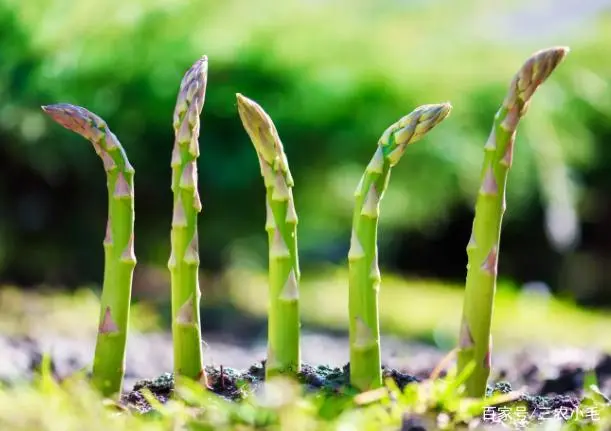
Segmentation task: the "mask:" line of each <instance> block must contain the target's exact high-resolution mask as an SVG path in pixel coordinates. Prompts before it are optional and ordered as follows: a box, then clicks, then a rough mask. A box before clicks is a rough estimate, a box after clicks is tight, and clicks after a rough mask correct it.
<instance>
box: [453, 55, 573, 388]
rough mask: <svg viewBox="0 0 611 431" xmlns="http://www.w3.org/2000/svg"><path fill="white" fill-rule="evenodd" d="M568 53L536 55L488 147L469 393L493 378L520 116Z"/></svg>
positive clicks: (476, 238) (475, 249)
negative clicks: (500, 265)
mask: <svg viewBox="0 0 611 431" xmlns="http://www.w3.org/2000/svg"><path fill="white" fill-rule="evenodd" d="M567 52H568V48H566V47H554V48H550V49H545V50H542V51H538V52H536V53H534V54H533V55H532V56H531V57H530V58H529V59H528V60H527V61H526V62H525V63H524V65H523V66H522V68H521V69H520V70H519V71H518V73H517V74H516V75H515V77H514V78H513V80H512V82H511V85H510V86H509V91H508V93H507V96H506V97H505V100H504V101H503V104H502V105H501V107H500V109H499V110H498V112H497V113H496V116H495V117H494V125H493V127H492V132H491V133H490V136H489V138H488V141H487V142H486V145H485V146H484V164H483V168H482V173H481V188H480V190H479V194H478V196H477V202H476V205H475V220H474V221H473V231H472V233H471V239H470V240H469V244H468V245H467V255H468V259H469V263H468V265H467V281H466V291H465V299H464V305H463V317H462V324H461V329H460V336H459V349H460V350H459V353H458V371H459V372H461V371H462V370H464V369H465V367H466V366H467V365H468V364H469V363H470V362H471V361H474V362H475V368H474V371H473V373H472V374H471V375H470V377H469V378H468V380H467V382H466V387H467V393H468V394H469V395H470V396H473V397H480V396H483V395H484V393H485V391H486V382H487V380H488V376H489V374H490V355H491V348H492V337H491V335H490V324H491V321H492V311H493V307H494V294H495V290H496V275H497V262H498V255H499V244H500V233H501V222H502V218H503V213H504V212H505V186H506V183H507V174H508V172H509V168H510V167H511V161H512V157H513V145H514V140H515V135H516V129H517V126H518V122H519V121H520V118H522V117H523V116H524V115H525V114H526V111H527V109H528V106H529V103H530V99H531V97H532V95H533V94H534V92H535V90H536V89H537V88H538V87H539V85H541V84H542V83H543V82H544V81H545V80H546V79H547V78H548V77H549V76H550V74H551V73H552V72H553V71H554V69H555V68H556V66H558V64H560V62H561V61H562V60H563V59H564V57H565V55H566V54H567Z"/></svg>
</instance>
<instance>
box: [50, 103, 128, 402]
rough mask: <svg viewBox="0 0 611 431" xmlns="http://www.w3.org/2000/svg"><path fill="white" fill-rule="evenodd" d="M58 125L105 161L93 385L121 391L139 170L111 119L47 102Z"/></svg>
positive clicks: (109, 392)
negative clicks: (101, 267) (100, 284)
mask: <svg viewBox="0 0 611 431" xmlns="http://www.w3.org/2000/svg"><path fill="white" fill-rule="evenodd" d="M42 109H43V110H44V111H45V112H46V113H47V114H48V115H49V116H50V117H51V118H52V119H53V120H55V121H56V122H57V123H59V124H60V125H62V126H64V127H65V128H66V129H68V130H72V131H73V132H76V133H78V134H80V135H81V136H83V137H84V138H86V139H88V140H89V141H90V142H91V143H92V144H93V147H94V149H95V151H96V153H97V154H98V156H100V158H101V159H102V162H103V163H104V169H105V170H106V175H107V185H108V224H107V226H106V237H105V238H104V254H105V263H104V283H103V288H102V299H101V303H102V304H101V305H102V306H101V313H100V324H99V328H98V336H97V342H96V347H95V357H94V362H93V378H92V379H93V383H94V385H95V386H96V387H97V388H98V389H99V390H100V391H101V392H102V393H103V394H104V395H105V396H112V395H115V394H117V393H119V392H120V391H121V385H122V381H123V374H124V363H125V344H126V341H127V329H128V323H129V305H130V299H131V291H132V278H133V271H134V267H135V266H136V256H135V254H134V168H132V166H131V164H130V163H129V160H128V159H127V155H126V154H125V151H124V149H123V147H122V146H121V144H120V143H119V141H118V140H117V137H116V136H115V135H114V134H113V133H112V132H111V131H110V129H109V128H108V126H107V125H106V122H105V121H104V120H102V119H101V118H100V117H98V116H97V115H96V114H94V113H92V112H89V111H88V110H86V109H85V108H81V107H78V106H73V105H68V104H57V105H49V106H43V107H42Z"/></svg>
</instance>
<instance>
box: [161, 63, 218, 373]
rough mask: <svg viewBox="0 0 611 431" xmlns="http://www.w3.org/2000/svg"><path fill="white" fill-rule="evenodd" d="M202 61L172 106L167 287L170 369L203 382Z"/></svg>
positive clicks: (188, 74) (205, 72) (204, 79)
mask: <svg viewBox="0 0 611 431" xmlns="http://www.w3.org/2000/svg"><path fill="white" fill-rule="evenodd" d="M207 79H208V59H207V57H206V56H203V57H202V58H200V59H199V60H197V61H196V62H195V63H194V64H193V65H192V66H191V68H190V69H189V70H188V71H187V72H186V73H185V75H184V77H183V79H182V82H181V84H180V90H179V92H178V97H177V100H176V108H175V110H174V122H173V126H174V132H175V141H174V149H173V151H172V161H171V166H172V192H173V193H174V212H173V217H172V231H171V243H172V251H171V254H170V259H169V261H168V268H169V270H170V274H171V285H172V336H173V342H174V372H175V373H176V374H177V375H181V376H184V377H188V378H191V379H194V380H199V381H201V382H202V383H204V384H206V373H205V369H204V366H203V358H202V339H201V328H200V312H199V303H200V298H201V292H200V288H199V277H198V268H199V246H198V233H197V215H198V213H199V212H200V211H201V209H202V204H201V201H200V197H199V191H198V182H197V157H198V156H199V128H200V120H199V117H200V115H201V112H202V108H203V105H204V100H205V97H206V83H207Z"/></svg>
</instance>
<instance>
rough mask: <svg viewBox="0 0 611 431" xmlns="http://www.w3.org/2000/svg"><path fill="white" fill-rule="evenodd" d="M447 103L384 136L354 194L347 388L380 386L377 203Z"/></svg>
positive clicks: (418, 114) (422, 108)
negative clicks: (396, 168)
mask: <svg viewBox="0 0 611 431" xmlns="http://www.w3.org/2000/svg"><path fill="white" fill-rule="evenodd" d="M450 111H451V105H450V104H449V103H443V104H435V105H423V106H420V107H418V108H417V109H416V110H414V111H413V112H412V113H410V114H409V115H406V116H405V117H403V118H401V119H400V120H399V121H397V122H396V123H394V124H393V125H391V126H390V127H389V128H388V129H386V131H385V132H384V133H383V135H382V137H381V138H380V140H379V141H378V148H377V150H376V152H375V153H374V155H373V158H372V159H371V161H370V162H369V165H368V166H367V168H366V170H365V173H364V174H363V176H362V178H361V181H360V182H359V185H358V187H357V189H356V192H355V194H354V195H355V198H356V203H355V207H354V216H353V221H352V236H351V240H350V251H349V253H348V267H349V317H350V383H351V384H352V385H353V386H354V387H356V388H357V389H359V390H362V391H365V390H369V389H374V388H377V387H380V386H381V385H382V373H381V357H380V329H379V310H378V291H379V286H380V281H381V278H380V270H379V268H378V250H377V230H378V217H379V214H380V207H379V205H380V201H381V200H382V197H383V196H384V192H385V190H386V187H387V185H388V181H389V179H390V171H391V169H392V167H393V166H395V165H396V164H397V163H398V162H399V160H400V159H401V157H402V156H403V153H404V152H405V149H406V147H407V146H408V145H409V144H411V143H414V142H416V141H418V140H419V139H420V138H422V136H424V134H426V133H427V132H428V131H430V130H431V129H432V128H433V127H435V126H436V125H437V124H439V123H440V122H441V121H443V119H445V118H446V117H447V116H448V114H449V113H450Z"/></svg>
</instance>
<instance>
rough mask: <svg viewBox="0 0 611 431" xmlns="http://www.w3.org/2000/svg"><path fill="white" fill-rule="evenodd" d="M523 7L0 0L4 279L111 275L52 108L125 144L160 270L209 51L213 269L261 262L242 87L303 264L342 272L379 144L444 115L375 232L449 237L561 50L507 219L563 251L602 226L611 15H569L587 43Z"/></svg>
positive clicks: (97, 177)
mask: <svg viewBox="0 0 611 431" xmlns="http://www.w3.org/2000/svg"><path fill="white" fill-rule="evenodd" d="M528 4H529V3H528V2H525V1H519V2H509V1H505V2H494V3H492V2H486V1H484V0H468V1H462V0H461V1H449V0H437V1H430V2H422V1H420V2H406V1H393V2H390V1H388V2H373V1H366V0H361V1H357V2H355V1H351V2H349V1H347V0H344V1H335V2H321V1H316V0H300V1H297V0H295V1H287V2H280V3H279V2H274V1H272V0H262V1H259V2H256V3H255V2H244V1H238V0H227V1H223V2H214V1H198V2H189V1H186V0H130V1H120V0H107V1H105V2H104V4H103V6H101V4H100V2H99V1H97V0H81V1H79V2H74V1H72V0H28V1H23V0H1V1H0V47H1V49H0V175H1V181H0V274H2V273H7V274H8V273H10V274H12V276H13V277H14V278H21V279H22V280H26V281H28V280H30V281H31V282H35V281H39V280H41V279H44V280H46V281H48V282H62V283H68V284H74V283H77V282H78V281H80V280H81V278H82V277H85V279H86V280H91V279H93V278H95V279H99V277H100V276H101V273H102V263H103V259H102V247H101V241H102V238H103V229H104V225H105V215H106V202H105V183H104V180H103V170H102V168H101V165H100V162H99V160H97V159H96V155H95V154H94V152H93V151H91V148H90V146H89V145H88V144H87V143H86V142H85V141H83V139H82V138H80V137H78V136H75V135H71V134H69V133H68V132H66V131H65V130H63V129H61V128H60V127H57V126H56V125H55V124H52V123H51V122H50V121H48V119H46V118H45V117H44V116H43V115H42V114H41V112H40V110H39V106H40V105H42V104H47V103H55V102H69V103H74V104H79V105H82V106H85V107H87V108H88V109H90V110H92V111H94V112H96V113H98V114H99V115H100V116H102V117H103V118H105V119H106V120H107V122H108V124H109V125H110V127H111V129H112V130H113V131H114V132H115V133H116V134H117V136H118V137H119V139H120V140H121V141H122V142H123V144H124V145H125V146H126V148H127V152H128V155H129V158H130V160H131V162H132V164H133V165H134V166H135V168H136V233H137V241H136V253H137V255H138V259H139V261H140V262H153V263H156V264H165V262H166V261H167V258H168V256H169V227H170V217H171V192H170V166H169V156H170V151H171V147H172V143H173V131H172V128H171V118H172V111H173V105H174V102H175V98H176V91H177V89H178V85H179V82H180V79H181V76H182V74H183V73H184V71H186V69H187V68H188V67H189V66H190V65H191V64H192V63H193V62H194V61H195V60H196V59H197V58H198V57H199V56H200V55H203V54H206V55H208V56H209V59H210V71H209V84H208V92H207V97H206V104H205V107H204V114H203V119H202V133H201V145H202V157H201V158H200V159H199V169H200V188H201V195H202V201H203V205H204V210H203V215H202V217H201V219H200V235H201V241H200V245H201V248H202V260H203V264H204V266H208V267H218V266H219V265H221V264H222V262H223V261H224V260H226V259H227V258H232V259H233V258H234V257H235V256H236V255H237V256H239V250H240V249H241V248H244V247H249V248H252V249H254V250H255V251H258V252H260V255H261V258H262V259H264V257H265V234H264V231H263V224H264V199H263V195H264V189H263V186H262V182H261V179H260V177H259V168H258V165H257V161H256V158H255V153H254V151H253V149H252V148H251V144H250V142H249V140H248V138H247V136H246V134H245V132H244V131H243V129H242V126H241V124H240V122H239V118H238V116H237V111H236V103H235V93H236V92H241V93H243V94H245V95H247V96H248V97H251V98H253V99H254V100H256V101H257V102H259V103H260V104H261V105H262V106H263V107H264V108H265V109H266V110H267V111H268V112H269V113H270V115H271V116H272V118H273V119H274V121H275V122H276V125H277V127H278V129H279V133H280V135H281V138H282V139H283V141H284V142H285V146H286V150H287V153H288V157H289V163H290V165H291V170H292V172H293V175H294V177H295V183H296V187H295V199H296V206H297V210H298V213H299V215H300V226H299V229H300V232H299V233H300V248H301V249H302V255H303V256H304V262H306V263H307V262H308V259H309V258H312V257H316V256H320V255H321V254H322V256H324V258H325V259H331V260H341V259H343V258H344V256H345V251H346V250H347V239H348V233H349V229H350V222H351V220H350V219H351V207H352V192H353V189H354V187H355V186H356V184H357V182H358V178H359V176H360V175H361V173H362V169H363V168H364V166H365V164H366V163H367V162H368V160H369V158H370V157H371V155H372V152H373V150H374V148H375V145H376V142H377V139H378V137H379V136H380V134H381V133H382V131H383V130H384V129H385V128H386V127H387V126H388V125H389V124H391V123H392V122H394V121H395V120H396V119H398V118H399V117H401V116H402V115H405V114H406V113H408V112H409V111H411V110H412V109H414V108H415V107H416V106H417V105H420V104H424V103H434V102H440V101H444V100H449V101H451V102H452V104H453V106H454V110H453V113H452V116H451V117H450V118H449V119H448V120H446V121H445V122H444V124H443V125H442V126H440V127H439V128H438V129H436V130H435V132H434V133H432V134H431V136H430V137H427V138H426V139H425V140H424V141H423V142H422V143H419V144H418V145H415V146H414V147H412V148H410V151H409V154H408V156H406V157H405V159H404V160H403V161H402V163H401V165H400V166H399V167H398V168H397V169H395V171H394V172H393V180H392V182H391V185H390V188H389V190H388V193H387V196H386V197H385V201H384V204H383V211H382V220H381V225H382V229H383V230H382V232H381V241H382V243H383V244H385V243H386V244H387V245H388V243H389V241H390V240H391V239H392V238H393V236H394V235H395V234H396V233H397V232H401V231H403V230H412V231H413V230H419V231H421V232H427V231H430V230H434V229H440V228H441V227H443V226H444V225H447V224H448V223H451V221H452V218H453V216H454V214H455V212H456V211H463V212H464V211H470V208H472V204H473V201H474V198H475V194H476V192H477V189H478V185H477V183H478V179H479V170H480V163H481V158H482V146H483V143H484V142H485V140H486V137H487V135H488V133H489V129H490V127H491V121H492V117H493V115H494V113H495V111H496V109H497V107H498V105H499V103H500V102H501V100H502V98H503V97H504V94H505V91H506V88H507V85H508V83H509V81H510V79H511V78H512V76H513V74H514V73H515V71H516V70H517V69H518V67H519V66H520V65H521V63H522V62H523V61H524V60H525V59H526V58H527V56H528V55H530V54H531V53H532V52H533V51H535V50H537V49H540V48H544V47H546V46H548V45H553V44H563V45H569V46H570V47H571V48H572V52H571V54H570V55H569V56H568V58H567V60H566V61H565V63H564V64H563V65H562V66H561V67H560V68H559V69H558V70H557V72H556V73H555V74H554V76H553V78H552V79H550V81H549V82H548V83H546V84H545V86H543V87H542V88H541V89H540V91H539V94H538V95H537V96H536V97H535V98H534V100H533V103H532V107H531V109H530V111H531V112H530V113H529V115H528V116H527V117H526V119H525V120H524V122H523V127H522V128H521V129H520V131H519V133H518V138H517V145H516V154H515V163H514V167H513V169H512V172H511V174H510V180H509V181H510V187H509V190H508V196H507V202H508V211H507V214H506V218H507V221H508V222H509V223H512V220H513V221H515V220H520V219H521V220H522V221H523V222H525V223H526V224H528V225H529V226H530V228H531V229H536V230H537V231H538V230H542V229H543V225H542V224H539V225H533V224H532V220H535V219H536V211H535V210H533V207H535V208H537V207H539V206H541V205H542V206H543V207H545V208H546V210H547V221H548V222H547V225H548V231H549V232H551V234H552V235H551V239H552V240H553V241H552V242H553V243H556V244H557V245H567V244H569V243H570V242H571V241H572V237H573V236H575V235H578V233H579V232H578V228H577V227H576V226H574V219H575V213H574V211H577V214H578V215H579V217H580V218H581V219H582V220H585V221H587V222H593V223H596V222H599V221H601V220H602V219H604V217H605V211H606V206H607V204H609V198H608V197H606V196H605V192H606V191H609V190H610V189H611V180H610V179H609V178H610V177H609V176H608V175H605V174H604V172H605V167H606V165H607V164H608V162H609V159H610V158H611V150H610V149H609V146H608V145H607V144H606V141H607V140H608V138H609V137H610V136H611V121H609V120H608V118H609V117H610V114H611V90H610V89H609V86H608V82H609V76H611V57H609V56H608V55H607V54H608V48H607V44H606V42H605V41H606V40H609V38H610V37H611V30H610V29H611V26H609V23H610V21H611V20H610V19H609V17H608V16H604V15H600V17H599V18H597V20H595V21H592V22H589V21H587V22H586V21H578V19H580V16H578V15H579V14H578V13H577V12H575V13H574V15H575V16H574V17H573V18H574V21H575V22H576V23H578V24H577V25H578V26H579V32H571V31H570V30H571V28H572V27H571V26H569V27H570V28H568V29H565V31H558V30H557V29H556V27H557V25H556V24H558V22H561V21H562V20H561V19H560V18H566V16H565V15H566V14H567V11H566V10H564V9H562V8H560V7H559V6H558V7H557V8H556V9H554V8H553V7H552V6H551V4H550V5H548V7H549V8H550V9H549V11H548V12H549V14H548V15H546V17H545V18H540V17H539V18H538V19H541V20H543V21H542V22H535V23H531V25H530V27H529V26H528V22H529V21H528V19H529V18H532V16H534V19H537V16H536V13H540V12H541V11H540V10H539V12H537V11H534V12H533V10H534V9H532V8H530V9H528V7H529V6H528ZM544 9H545V8H544ZM587 10H588V8H586V7H585V6H584V7H582V8H581V9H580V11H581V12H580V13H582V14H583V13H584V11H587ZM528 11H530V12H528ZM555 11H556V12H558V13H559V14H560V13H561V15H562V16H560V15H559V18H558V20H554V19H553V18H554V17H555V15H554V14H555ZM529 13H530V15H529ZM533 14H534V15H533ZM570 14H571V13H570V11H569V15H570ZM550 17H551V18H550ZM582 18H584V20H585V19H586V18H588V17H587V16H586V17H582ZM579 23H581V24H579ZM555 29H556V30H555ZM554 31H555V32H554ZM529 32H530V33H529ZM576 33H578V34H576ZM607 196H608V195H607ZM467 238H468V232H465V238H464V243H465V244H466V240H467ZM338 244H342V245H341V246H338ZM228 245H232V247H229V248H227V246H228ZM516 252H517V253H519V249H517V250H516V249H513V250H511V249H506V253H507V254H506V255H507V256H509V254H510V253H516ZM507 259H509V257H507Z"/></svg>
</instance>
